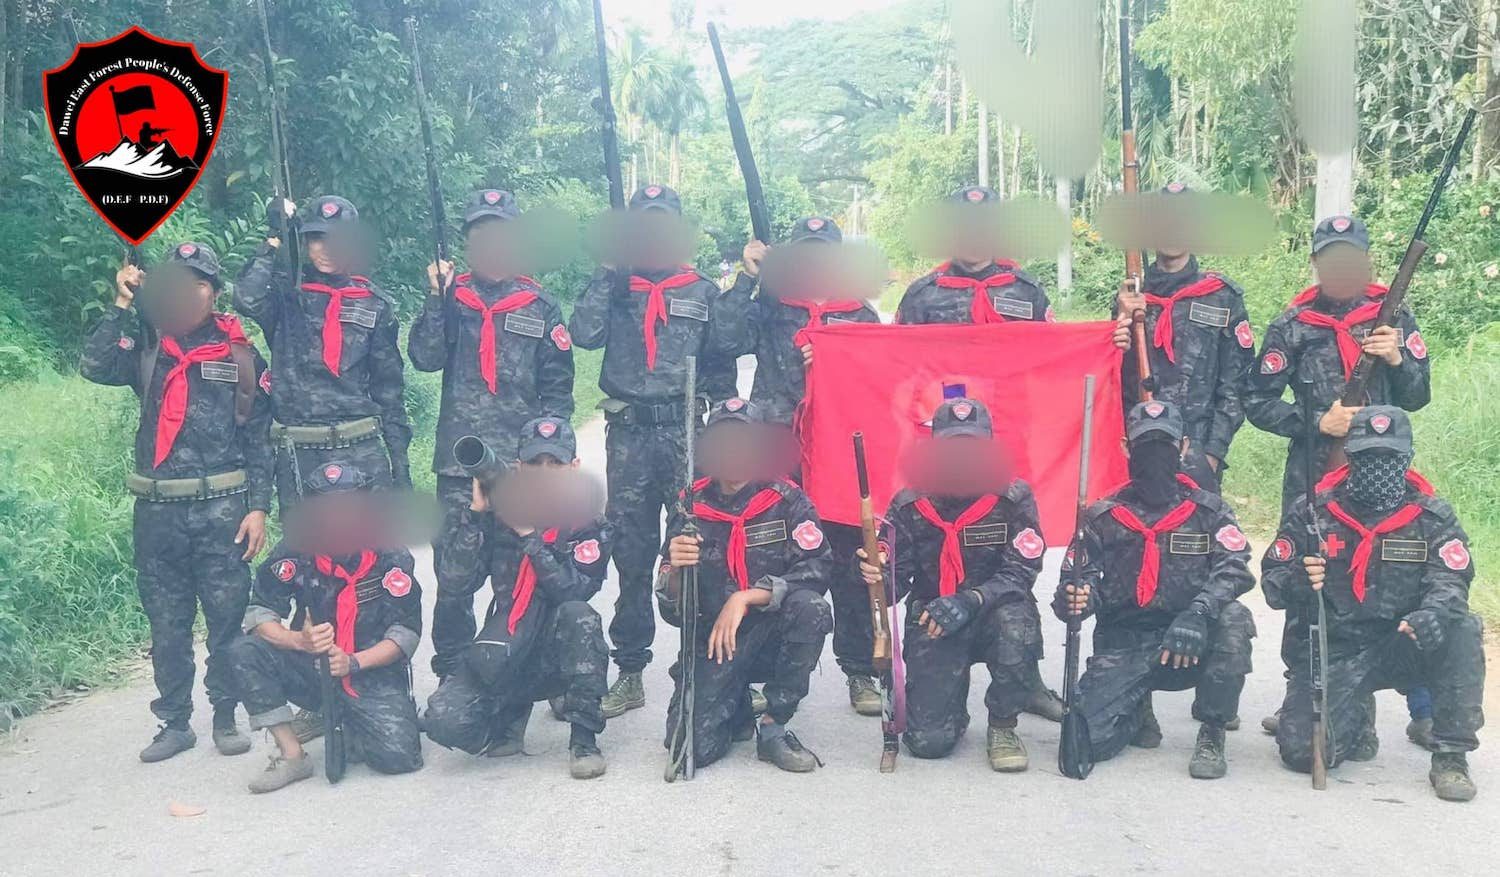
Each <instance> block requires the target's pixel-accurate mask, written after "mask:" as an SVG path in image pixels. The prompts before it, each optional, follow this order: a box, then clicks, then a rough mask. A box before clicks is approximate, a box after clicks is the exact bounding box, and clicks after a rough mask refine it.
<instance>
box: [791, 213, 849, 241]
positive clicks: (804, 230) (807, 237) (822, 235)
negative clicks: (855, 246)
mask: <svg viewBox="0 0 1500 877" xmlns="http://www.w3.org/2000/svg"><path fill="white" fill-rule="evenodd" d="M843 240H844V233H843V231H842V230H840V229H839V227H838V223H836V222H834V221H833V220H832V219H829V218H828V217H826V216H805V217H803V218H802V219H799V220H797V224H796V225H794V226H792V233H791V234H790V235H789V236H788V237H787V243H791V244H800V243H805V242H808V241H821V242H823V243H829V244H837V243H841V242H843Z"/></svg>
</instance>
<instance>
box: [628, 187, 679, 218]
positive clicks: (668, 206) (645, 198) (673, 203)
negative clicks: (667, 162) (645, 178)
mask: <svg viewBox="0 0 1500 877" xmlns="http://www.w3.org/2000/svg"><path fill="white" fill-rule="evenodd" d="M628 207H629V209H631V210H637V211H645V210H665V211H666V212H668V213H675V214H677V215H679V216H681V215H682V199H681V198H679V197H678V196H677V193H676V192H674V191H672V190H671V189H670V188H668V187H666V186H662V185H658V184H656V183H651V184H649V185H645V186H642V187H641V188H640V189H639V190H637V191H636V193H635V194H634V195H631V196H630V204H629V205H628Z"/></svg>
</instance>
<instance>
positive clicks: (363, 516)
mask: <svg viewBox="0 0 1500 877" xmlns="http://www.w3.org/2000/svg"><path fill="white" fill-rule="evenodd" d="M402 532H403V526H402V524H401V512H400V510H398V509H397V507H396V506H395V504H394V502H393V497H390V496H386V495H382V494H378V493H372V492H370V491H364V490H345V491H339V492H336V493H323V494H313V495H309V496H306V497H304V498H303V499H302V500H301V501H300V502H298V503H297V505H296V506H295V507H293V508H292V509H291V511H290V512H289V514H288V518H287V522H286V527H285V533H286V540H287V541H288V542H289V543H291V544H293V545H295V546H296V547H297V549H298V551H299V552H301V553H305V554H326V555H328V556H330V557H347V556H349V555H352V554H356V553H358V552H360V551H364V550H365V549H372V550H379V549H380V548H382V547H388V546H394V545H401V544H403V542H402V539H403V536H402Z"/></svg>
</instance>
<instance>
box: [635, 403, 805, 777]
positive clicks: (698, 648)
mask: <svg viewBox="0 0 1500 877" xmlns="http://www.w3.org/2000/svg"><path fill="white" fill-rule="evenodd" d="M763 426H764V418H763V416H762V414H761V410H760V407H759V406H758V405H757V404H756V403H753V402H746V401H744V400H743V399H729V400H726V401H725V402H723V403H721V404H720V405H718V406H717V407H716V408H715V409H714V411H713V413H712V414H711V415H710V416H709V418H708V427H707V429H706V430H704V433H703V454H702V458H703V465H702V467H701V470H702V471H703V472H706V473H709V474H710V477H706V478H702V479H700V480H698V481H696V482H694V483H693V485H692V491H691V495H690V496H687V497H685V498H684V501H683V506H685V507H686V508H687V511H688V513H689V514H690V515H691V519H690V518H689V517H688V516H687V515H685V514H684V511H683V509H682V508H679V509H678V511H677V512H676V513H675V514H673V516H672V519H671V521H669V522H668V525H667V544H666V545H665V546H664V547H663V550H662V563H661V568H660V575H659V576H658V578H657V584H656V597H657V603H658V605H659V606H660V608H661V613H662V618H663V619H664V620H666V621H667V623H669V624H672V625H674V626H677V627H680V626H682V624H683V619H682V617H681V612H680V606H681V597H682V578H683V571H684V570H685V569H686V568H688V567H696V568H697V577H696V578H697V600H698V618H697V620H696V622H697V629H698V637H697V641H696V643H695V644H694V650H693V654H691V655H679V656H678V659H677V663H676V664H674V665H673V667H672V678H673V679H674V680H676V682H677V685H676V690H675V692H674V693H673V695H672V703H671V705H670V707H669V708H668V710H667V740H666V745H667V748H668V749H671V748H672V746H673V741H674V739H675V736H676V730H677V723H678V719H679V715H680V712H681V710H682V700H683V691H682V689H683V686H682V670H683V664H684V662H685V661H694V662H695V667H694V680H695V681H694V689H693V692H692V696H693V701H692V717H693V723H694V726H693V734H694V756H695V759H696V763H697V764H698V765H699V766H702V765H707V764H710V763H712V762H714V761H717V760H719V759H720V758H722V757H723V756H724V754H725V753H726V752H728V751H729V744H730V742H731V741H732V740H735V739H748V732H749V731H750V728H751V726H752V725H753V724H754V722H755V719H754V715H753V713H752V711H751V706H750V695H749V691H748V690H747V687H746V686H747V685H749V684H750V683H752V682H764V683H765V688H764V693H765V698H766V712H765V715H763V716H762V717H761V720H760V723H759V724H758V725H755V728H754V733H755V735H756V738H757V742H756V754H757V755H758V757H759V758H760V759H761V760H762V761H769V762H771V763H773V764H775V765H776V766H777V767H779V768H781V769H782V770H788V771H793V772H797V773H801V772H806V771H810V770H813V769H814V767H816V766H818V765H820V764H821V762H819V761H818V758H817V756H816V755H814V754H813V753H812V752H810V751H809V750H807V749H805V748H804V747H803V746H802V744H801V742H800V741H798V740H797V737H796V736H795V735H794V734H792V732H790V731H788V730H787V729H786V725H787V723H788V722H789V721H791V718H792V716H793V714H794V713H796V711H797V705H798V704H799V703H801V701H802V698H804V697H806V696H807V689H808V677H809V676H810V675H811V673H812V670H813V667H814V666H816V664H817V663H818V657H819V656H820V655H822V653H823V641H824V639H825V638H826V637H827V636H828V633H829V631H831V630H832V629H833V611H832V610H831V609H830V608H829V606H828V603H827V602H826V601H825V600H824V599H823V598H822V597H821V596H819V592H820V591H821V590H822V589H823V588H824V587H826V585H827V580H828V576H829V574H830V572H831V570H830V566H831V563H832V561H831V559H830V558H831V555H830V554H829V549H828V544H827V540H826V539H825V538H824V535H823V529H822V523H821V521H820V520H819V519H818V513H817V511H815V510H814V509H813V505H812V501H811V500H809V499H808V498H807V495H806V494H805V493H803V492H802V490H801V489H800V488H798V487H797V486H796V485H794V484H792V483H791V482H788V481H781V480H776V479H775V478H773V477H771V476H770V475H769V474H768V471H767V469H768V468H769V467H766V466H761V465H758V464H757V463H756V462H755V460H756V459H757V457H758V451H759V450H761V449H763V448H764V446H765V433H764V432H763V430H762V427H763ZM690 521H691V523H693V524H695V525H696V527H697V531H696V535H690V534H689V532H685V531H687V530H688V527H689V523H690ZM742 735H745V736H742Z"/></svg>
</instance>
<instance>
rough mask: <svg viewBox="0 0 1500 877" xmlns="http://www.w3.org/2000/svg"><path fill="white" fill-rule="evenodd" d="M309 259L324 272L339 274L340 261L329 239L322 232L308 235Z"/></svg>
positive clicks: (314, 266)
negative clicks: (334, 255)
mask: <svg viewBox="0 0 1500 877" xmlns="http://www.w3.org/2000/svg"><path fill="white" fill-rule="evenodd" d="M307 261H309V262H311V263H312V266H313V268H315V269H317V270H318V271H319V272H320V273H322V274H338V273H339V263H338V262H337V261H336V260H335V259H334V257H333V251H332V249H331V248H330V247H329V246H328V239H327V237H326V236H324V235H321V234H310V235H308V236H307Z"/></svg>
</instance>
